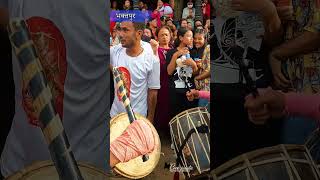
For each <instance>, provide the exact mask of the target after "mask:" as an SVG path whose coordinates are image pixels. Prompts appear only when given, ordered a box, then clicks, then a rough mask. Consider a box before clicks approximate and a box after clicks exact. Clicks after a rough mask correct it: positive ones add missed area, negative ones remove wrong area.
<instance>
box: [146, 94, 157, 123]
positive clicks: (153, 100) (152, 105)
mask: <svg viewBox="0 0 320 180" xmlns="http://www.w3.org/2000/svg"><path fill="white" fill-rule="evenodd" d="M157 97H158V89H148V115H147V119H149V121H150V122H151V123H153V118H154V114H155V111H156V106H157Z"/></svg>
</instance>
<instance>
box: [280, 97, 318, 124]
mask: <svg viewBox="0 0 320 180" xmlns="http://www.w3.org/2000/svg"><path fill="white" fill-rule="evenodd" d="M285 106H286V111H287V112H288V113H289V114H290V115H299V116H303V117H308V118H312V119H315V120H319V121H320V94H316V95H305V94H298V93H286V94H285Z"/></svg>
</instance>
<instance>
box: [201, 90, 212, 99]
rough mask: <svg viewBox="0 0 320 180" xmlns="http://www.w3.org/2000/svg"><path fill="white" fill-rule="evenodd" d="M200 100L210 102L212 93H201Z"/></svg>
mask: <svg viewBox="0 0 320 180" xmlns="http://www.w3.org/2000/svg"><path fill="white" fill-rule="evenodd" d="M199 98H201V99H207V100H210V91H199Z"/></svg>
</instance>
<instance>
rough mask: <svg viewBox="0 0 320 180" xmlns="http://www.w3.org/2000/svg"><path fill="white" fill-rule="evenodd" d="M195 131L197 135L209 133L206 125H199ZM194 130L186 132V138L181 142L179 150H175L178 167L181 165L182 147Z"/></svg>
mask: <svg viewBox="0 0 320 180" xmlns="http://www.w3.org/2000/svg"><path fill="white" fill-rule="evenodd" d="M196 129H197V131H198V132H199V133H209V127H208V126H207V125H204V124H203V125H201V126H199V127H196ZM196 129H195V128H192V129H190V131H189V132H188V134H187V136H186V138H185V139H184V140H183V141H182V143H181V146H180V147H179V150H177V149H176V152H177V160H176V164H177V166H179V165H180V164H181V163H182V160H181V157H182V151H183V148H184V146H185V145H186V144H187V142H188V140H189V139H190V137H191V135H192V134H193V133H195V132H196Z"/></svg>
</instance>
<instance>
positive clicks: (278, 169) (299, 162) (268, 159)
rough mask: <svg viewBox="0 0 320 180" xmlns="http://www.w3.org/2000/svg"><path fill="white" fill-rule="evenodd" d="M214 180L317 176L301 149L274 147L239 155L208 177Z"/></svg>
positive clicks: (284, 179)
mask: <svg viewBox="0 0 320 180" xmlns="http://www.w3.org/2000/svg"><path fill="white" fill-rule="evenodd" d="M210 174H211V176H212V177H213V179H214V180H269V179H270V180H304V179H306V180H316V179H319V178H320V173H319V170H318V168H317V167H316V165H315V163H314V161H313V159H312V157H311V155H310V153H309V150H308V149H307V148H306V147H305V146H303V145H278V146H273V147H268V148H263V149H259V150H255V151H252V152H249V153H245V154H243V155H240V156H238V157H236V158H234V159H233V160H230V161H228V162H226V163H225V164H223V165H221V166H219V167H218V168H216V169H215V170H213V171H212V172H211V173H210Z"/></svg>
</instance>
